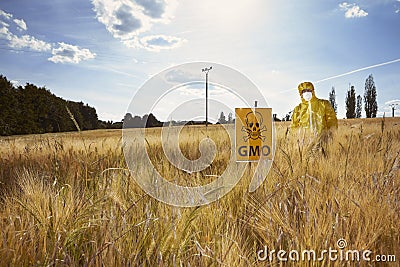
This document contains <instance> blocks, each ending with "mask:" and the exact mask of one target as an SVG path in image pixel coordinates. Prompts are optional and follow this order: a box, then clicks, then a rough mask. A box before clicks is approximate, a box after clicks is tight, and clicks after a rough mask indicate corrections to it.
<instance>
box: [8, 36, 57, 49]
mask: <svg viewBox="0 0 400 267" xmlns="http://www.w3.org/2000/svg"><path fill="white" fill-rule="evenodd" d="M9 41H10V42H9V46H10V47H11V48H16V49H23V48H28V49H30V50H33V51H39V52H40V51H49V50H50V49H51V44H49V43H46V42H45V41H42V40H38V39H36V38H35V37H33V36H30V35H22V36H17V35H14V34H12V33H10V34H9Z"/></svg>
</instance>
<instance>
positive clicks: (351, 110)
mask: <svg viewBox="0 0 400 267" xmlns="http://www.w3.org/2000/svg"><path fill="white" fill-rule="evenodd" d="M355 117H356V92H355V89H354V86H351V87H350V89H349V90H348V91H347V95H346V118H348V119H352V118H355Z"/></svg>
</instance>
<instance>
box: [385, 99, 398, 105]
mask: <svg viewBox="0 0 400 267" xmlns="http://www.w3.org/2000/svg"><path fill="white" fill-rule="evenodd" d="M385 105H388V106H389V105H398V106H399V107H400V100H399V99H393V100H389V101H387V102H385Z"/></svg>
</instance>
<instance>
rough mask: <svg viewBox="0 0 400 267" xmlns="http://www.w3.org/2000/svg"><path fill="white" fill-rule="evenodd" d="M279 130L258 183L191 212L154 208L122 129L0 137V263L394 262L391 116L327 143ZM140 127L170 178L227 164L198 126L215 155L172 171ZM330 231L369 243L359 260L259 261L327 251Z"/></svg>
mask: <svg viewBox="0 0 400 267" xmlns="http://www.w3.org/2000/svg"><path fill="white" fill-rule="evenodd" d="M288 126H289V125H288V124H287V123H285V122H281V123H276V124H275V127H276V153H275V160H274V162H273V165H272V168H271V171H270V172H269V174H268V176H267V178H266V180H265V182H264V183H263V184H262V186H261V187H260V188H259V189H258V190H257V191H255V192H253V193H249V192H248V185H249V182H250V179H251V174H252V167H249V169H248V170H247V171H246V172H245V176H244V177H243V178H242V179H241V180H240V181H239V183H238V185H237V186H236V187H235V188H234V189H233V190H232V191H231V192H230V193H228V194H227V195H226V196H224V197H223V198H221V199H219V200H218V201H215V202H213V203H211V204H209V205H206V206H200V207H194V208H178V207H172V206H168V205H166V204H163V203H161V202H159V201H157V200H155V199H153V198H152V197H150V196H148V195H147V194H146V193H145V192H144V191H143V190H142V189H141V188H140V187H139V186H138V185H137V184H136V183H135V180H134V179H133V177H131V174H130V173H129V171H128V169H127V166H126V163H125V160H124V156H123V151H122V148H121V144H122V137H121V130H97V131H84V132H74V133H62V134H43V135H28V136H12V137H2V138H0V153H1V154H0V155H1V157H0V197H1V199H0V203H1V206H0V266H355V265H356V264H359V265H360V266H375V265H377V264H378V261H377V259H376V258H375V256H376V255H392V256H393V255H394V256H395V258H393V257H391V258H390V259H391V261H392V262H389V261H386V262H381V263H379V266H398V264H399V262H400V159H399V157H400V156H399V155H400V119H399V118H385V119H382V118H377V119H358V120H341V121H340V122H339V129H338V131H337V133H336V134H335V135H334V136H333V137H332V139H331V140H330V141H328V142H319V141H318V140H315V139H310V138H309V137H306V136H304V135H298V134H295V133H291V132H290V131H288ZM148 132H149V136H150V137H149V141H148V153H149V155H150V158H151V160H152V162H154V164H155V165H156V166H158V167H157V169H158V170H159V171H160V172H161V173H163V175H165V176H167V177H169V178H171V179H174V180H175V181H176V182H177V183H180V184H184V185H190V186H193V185H199V184H205V183H208V182H210V180H212V179H213V177H215V176H213V175H220V174H221V172H222V171H223V169H224V168H226V164H227V161H228V158H227V157H229V149H230V148H229V147H228V148H227V145H226V144H229V140H226V139H227V138H228V136H227V135H226V134H224V130H223V128H222V127H221V126H212V127H209V135H210V138H212V139H213V140H214V141H215V143H216V145H217V148H218V153H217V155H216V158H215V162H213V164H212V166H210V167H209V168H207V169H205V170H203V171H202V173H200V174H199V175H196V176H193V175H189V174H187V173H184V172H182V171H180V170H174V167H173V166H171V165H170V164H169V163H168V161H167V160H166V159H165V158H164V157H163V155H162V149H161V148H160V142H159V141H158V140H159V138H158V136H159V129H155V128H153V129H150V130H148ZM202 137H204V129H203V128H202V127H201V126H191V127H185V128H184V130H183V131H182V133H181V139H180V140H181V142H180V147H181V149H182V152H183V154H184V155H185V156H186V157H188V158H190V159H195V158H196V157H198V156H199V151H198V144H199V140H200V139H201V138H202ZM339 239H344V240H346V242H347V246H346V249H351V250H359V251H361V250H370V251H372V254H371V255H370V261H363V260H360V261H359V262H357V261H356V262H350V263H349V262H343V261H339V260H336V261H335V260H330V259H329V258H328V257H324V258H322V259H320V260H318V259H317V260H303V261H302V260H301V259H300V260H297V261H291V260H287V261H282V260H279V259H278V258H277V254H276V253H275V254H274V255H273V256H274V257H272V258H271V259H269V258H268V259H265V260H264V259H260V258H259V257H258V252H259V251H260V250H262V249H264V248H266V247H267V248H268V249H269V250H270V251H271V250H275V251H276V252H277V251H279V250H284V251H287V252H289V251H292V250H297V251H299V252H301V251H303V250H310V249H313V250H315V251H322V250H328V249H329V248H336V249H338V248H337V241H338V240H339ZM293 255H294V254H293ZM317 256H318V257H319V254H318V255H317ZM286 257H287V254H286ZM386 259H388V258H386ZM393 259H395V260H396V262H393Z"/></svg>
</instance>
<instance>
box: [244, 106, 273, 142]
mask: <svg viewBox="0 0 400 267" xmlns="http://www.w3.org/2000/svg"><path fill="white" fill-rule="evenodd" d="M265 131H267V127H266V126H265V125H263V117H262V115H261V113H259V112H257V111H256V112H249V113H247V115H246V126H242V132H245V133H246V135H245V136H243V140H244V141H245V142H247V141H248V140H249V139H252V140H257V139H261V140H262V141H265V138H266V137H265V136H264V135H262V132H265Z"/></svg>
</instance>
